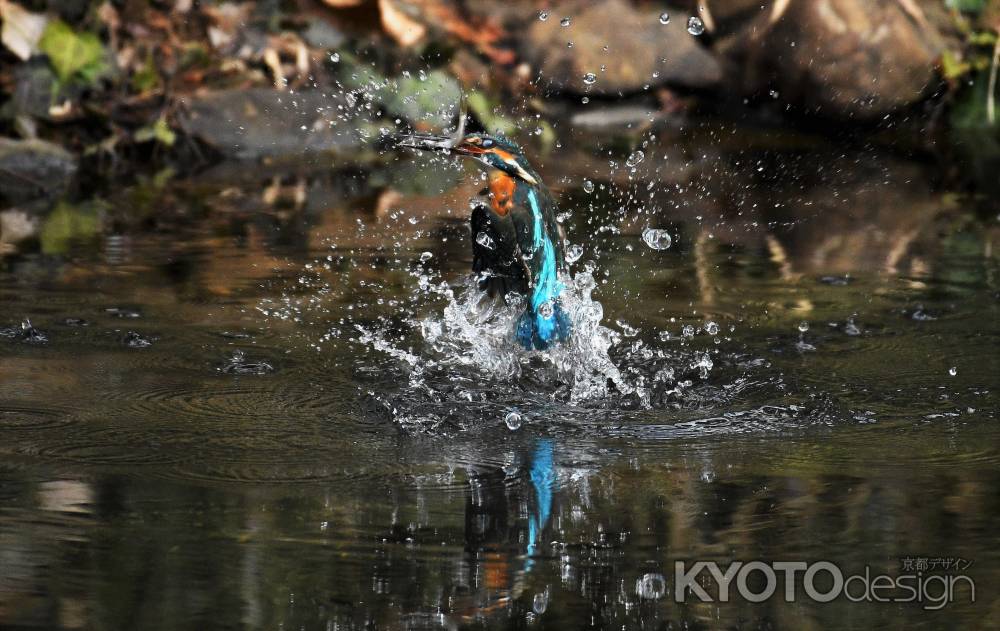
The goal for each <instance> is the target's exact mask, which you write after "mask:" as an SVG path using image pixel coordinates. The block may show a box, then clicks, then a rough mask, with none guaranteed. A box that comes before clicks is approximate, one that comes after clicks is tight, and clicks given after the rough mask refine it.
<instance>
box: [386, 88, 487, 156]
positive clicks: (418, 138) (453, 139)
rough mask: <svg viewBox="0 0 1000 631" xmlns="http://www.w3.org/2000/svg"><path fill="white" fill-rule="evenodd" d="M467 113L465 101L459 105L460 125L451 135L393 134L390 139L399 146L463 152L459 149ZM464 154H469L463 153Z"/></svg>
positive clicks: (463, 134)
mask: <svg viewBox="0 0 1000 631" xmlns="http://www.w3.org/2000/svg"><path fill="white" fill-rule="evenodd" d="M466 118H467V115H466V112H465V101H464V100H463V101H462V103H461V104H460V105H459V113H458V126H457V127H455V132H454V133H452V134H451V135H450V136H443V135H435V134H391V135H390V136H389V139H390V140H391V141H392V142H393V144H394V145H395V146H397V147H409V148H411V149H421V150H423V151H452V150H455V152H456V153H463V152H462V151H458V150H457V149H458V147H459V145H460V144H461V142H462V139H463V138H465V121H466ZM463 155H468V154H467V153H463Z"/></svg>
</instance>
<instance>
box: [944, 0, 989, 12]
mask: <svg viewBox="0 0 1000 631" xmlns="http://www.w3.org/2000/svg"><path fill="white" fill-rule="evenodd" d="M944 4H945V6H947V7H948V8H949V9H954V10H956V11H962V12H963V13H980V12H982V10H983V9H985V8H986V0H945V2H944Z"/></svg>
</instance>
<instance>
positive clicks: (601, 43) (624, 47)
mask: <svg viewBox="0 0 1000 631" xmlns="http://www.w3.org/2000/svg"><path fill="white" fill-rule="evenodd" d="M662 12H663V7H658V6H647V7H637V6H635V5H633V4H631V3H628V2H625V1H624V0H607V1H604V2H571V3H566V4H560V5H558V9H557V10H555V9H554V10H552V12H551V16H550V17H549V18H548V19H546V20H544V21H543V20H538V19H534V20H533V21H532V23H531V24H529V25H527V30H526V34H525V42H524V49H525V54H526V56H527V58H528V60H529V61H530V62H531V63H532V65H533V66H535V67H536V68H538V70H540V72H541V75H542V84H543V85H547V86H551V87H553V88H556V89H558V90H560V91H565V92H573V93H589V94H596V95H615V94H618V93H619V92H621V93H630V92H638V91H641V90H642V89H643V88H644V87H645V86H646V85H650V86H656V85H661V84H668V85H675V86H683V87H689V88H708V87H712V86H715V85H716V84H718V83H719V81H720V80H721V79H722V69H721V66H720V65H719V63H718V61H717V60H716V58H715V57H714V56H713V54H712V53H711V52H709V51H708V50H706V49H705V48H702V46H701V45H700V44H698V42H697V40H696V39H695V38H694V37H692V36H691V35H690V34H689V33H688V32H687V31H686V30H685V24H684V23H685V20H684V19H682V17H683V15H682V14H683V12H682V11H672V12H671V15H673V16H674V18H673V19H671V20H670V22H669V23H668V24H661V23H660V14H661V13H662ZM564 17H569V18H570V24H569V26H565V27H564V26H562V25H561V23H560V20H561V19H562V18H564ZM568 42H573V46H572V48H570V47H569V46H568V45H567V44H568ZM605 47H607V49H606V50H605ZM602 66H603V67H604V68H605V69H604V70H603V71H602V70H601V67H602ZM588 73H594V75H595V77H594V80H593V82H592V83H591V80H590V79H589V78H588V79H585V77H586V76H587V74H588ZM654 75H656V76H654Z"/></svg>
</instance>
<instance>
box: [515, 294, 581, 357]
mask: <svg viewBox="0 0 1000 631" xmlns="http://www.w3.org/2000/svg"><path fill="white" fill-rule="evenodd" d="M570 329H571V327H570V321H569V316H568V315H566V312H565V311H563V308H562V305H560V304H559V301H558V300H556V301H555V302H554V303H553V309H552V315H551V316H549V317H548V318H546V317H545V316H543V315H542V314H540V313H537V312H535V311H533V310H532V309H528V310H526V311H525V312H524V313H523V314H521V317H520V319H518V321H517V331H516V334H515V335H516V337H517V341H518V342H519V343H520V344H521V346H523V347H524V348H526V349H527V350H529V351H530V350H532V349H534V350H537V351H544V350H545V349H547V348H548V347H549V346H551V345H552V344H554V343H556V342H565V341H566V339H567V338H569V334H570Z"/></svg>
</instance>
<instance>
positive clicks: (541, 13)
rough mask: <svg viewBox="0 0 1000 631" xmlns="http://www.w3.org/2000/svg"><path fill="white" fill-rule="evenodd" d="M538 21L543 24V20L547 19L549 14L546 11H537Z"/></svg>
mask: <svg viewBox="0 0 1000 631" xmlns="http://www.w3.org/2000/svg"><path fill="white" fill-rule="evenodd" d="M538 19H539V20H541V21H542V22H544V21H545V20H547V19H549V12H548V11H539V12H538Z"/></svg>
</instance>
